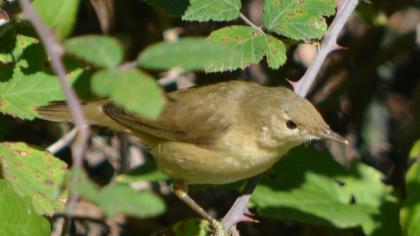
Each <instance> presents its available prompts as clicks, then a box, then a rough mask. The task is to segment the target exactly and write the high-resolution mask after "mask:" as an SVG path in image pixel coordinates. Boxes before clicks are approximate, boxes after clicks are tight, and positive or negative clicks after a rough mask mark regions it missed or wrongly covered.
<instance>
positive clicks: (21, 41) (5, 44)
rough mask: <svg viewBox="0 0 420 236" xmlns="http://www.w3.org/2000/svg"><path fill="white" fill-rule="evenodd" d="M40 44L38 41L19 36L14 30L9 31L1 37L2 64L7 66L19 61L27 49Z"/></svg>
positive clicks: (0, 52) (0, 55) (0, 60)
mask: <svg viewBox="0 0 420 236" xmlns="http://www.w3.org/2000/svg"><path fill="white" fill-rule="evenodd" d="M38 42H39V41H38V39H36V38H33V37H29V36H26V35H22V34H17V33H16V32H15V31H14V30H9V31H7V32H6V33H5V34H4V35H2V36H1V37H0V45H1V47H0V62H2V63H4V64H6V63H12V62H17V61H19V60H20V59H21V57H22V55H23V52H24V51H25V49H26V48H28V47H29V46H31V45H34V44H38Z"/></svg>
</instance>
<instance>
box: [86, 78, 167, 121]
mask: <svg viewBox="0 0 420 236" xmlns="http://www.w3.org/2000/svg"><path fill="white" fill-rule="evenodd" d="M92 89H93V91H94V92H95V93H96V94H98V95H100V96H109V97H110V98H111V99H112V101H114V102H115V103H116V104H118V105H121V106H122V107H124V108H125V109H127V110H128V111H131V112H135V113H137V114H139V115H142V116H144V117H146V118H150V119H154V118H156V117H158V116H159V114H160V112H161V110H162V109H163V106H164V105H165V97H164V93H163V90H162V88H161V87H160V86H159V84H158V83H157V82H156V80H154V79H153V78H152V77H150V76H148V75H146V74H145V73H143V72H140V71H138V70H102V71H99V72H97V73H95V74H94V75H93V78H92Z"/></svg>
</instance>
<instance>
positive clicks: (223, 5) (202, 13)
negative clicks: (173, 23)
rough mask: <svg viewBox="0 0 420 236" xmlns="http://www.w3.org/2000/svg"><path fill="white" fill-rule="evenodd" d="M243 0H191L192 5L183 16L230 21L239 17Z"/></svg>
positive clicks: (199, 19) (184, 17) (200, 20)
mask: <svg viewBox="0 0 420 236" xmlns="http://www.w3.org/2000/svg"><path fill="white" fill-rule="evenodd" d="M240 10H241V0H212V1H208V0H190V6H189V7H188V9H187V11H186V12H185V14H184V15H183V16H182V19H183V20H189V21H199V22H202V21H209V20H213V21H229V20H234V19H236V18H238V17H239V13H240Z"/></svg>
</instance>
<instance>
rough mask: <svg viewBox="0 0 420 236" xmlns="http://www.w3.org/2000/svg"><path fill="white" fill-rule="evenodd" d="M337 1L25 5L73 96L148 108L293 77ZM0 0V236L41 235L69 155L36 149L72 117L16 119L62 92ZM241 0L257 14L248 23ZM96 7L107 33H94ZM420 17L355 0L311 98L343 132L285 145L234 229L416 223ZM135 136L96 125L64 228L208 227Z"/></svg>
mask: <svg viewBox="0 0 420 236" xmlns="http://www.w3.org/2000/svg"><path fill="white" fill-rule="evenodd" d="M91 2H100V4H102V5H100V6H101V7H93V6H92V5H91ZM335 3H336V1H334V0H313V1H308V0H306V1H295V0H266V1H262V0H246V1H239V0H223V1H219V0H217V1H204V0H189V1H188V0H179V1H173V0H127V1H112V0H103V1H94V0H92V1H90V2H89V1H78V0H34V1H33V6H34V7H35V9H36V11H37V13H38V14H39V15H40V17H41V19H42V20H43V22H44V23H45V24H46V25H48V26H49V27H51V29H52V30H53V32H54V33H55V38H56V39H58V40H60V41H61V42H62V43H63V48H62V49H64V51H65V53H64V55H63V59H64V63H65V65H66V68H67V70H68V73H69V74H68V76H69V79H70V81H71V82H72V84H73V86H74V88H75V90H76V92H77V93H78V94H79V95H80V96H81V97H82V98H83V99H86V100H92V99H98V98H102V97H109V99H111V100H112V101H114V102H115V103H117V104H119V105H121V106H123V107H124V108H125V109H127V110H130V111H132V112H135V113H138V114H139V115H141V116H144V117H146V118H155V117H157V116H158V115H159V113H160V111H161V110H162V109H163V107H164V105H165V101H166V97H165V95H164V89H167V90H172V89H174V88H176V87H183V86H189V85H191V84H193V83H196V84H198V85H201V84H208V83H214V82H218V81H223V80H228V79H244V80H251V81H255V82H258V83H263V84H266V85H285V86H290V85H289V84H288V82H287V81H286V80H285V79H288V80H291V81H296V80H298V79H299V78H300V77H301V76H302V75H303V73H304V72H305V70H306V65H307V64H308V63H310V59H311V58H312V57H313V56H314V54H313V52H315V51H316V48H315V49H314V50H308V46H309V47H315V46H314V44H316V43H317V42H319V41H318V39H320V38H322V36H323V35H324V34H325V30H326V29H327V26H328V24H330V22H331V20H332V16H333V15H334V13H335V10H336V6H335ZM0 7H1V8H2V10H4V12H5V13H6V14H8V15H9V16H10V21H8V22H5V23H2V24H1V25H0V81H1V82H0V112H1V113H2V114H4V115H2V116H1V117H0V131H1V132H0V138H1V140H2V141H4V142H3V143H1V144H0V161H1V168H0V170H1V180H0V193H1V194H0V224H1V225H2V227H1V228H0V234H1V235H48V234H49V232H50V228H51V229H52V230H57V228H59V227H58V226H57V225H60V222H59V220H57V219H59V217H58V216H60V214H62V210H63V209H64V207H65V200H63V198H65V197H66V196H67V190H66V181H65V174H66V172H67V165H71V161H70V151H69V149H64V150H62V151H61V152H60V153H56V154H54V155H52V154H50V153H47V152H45V151H43V150H44V149H45V147H46V146H47V145H48V144H50V143H51V142H52V141H53V140H55V139H58V138H59V137H60V136H61V135H62V133H63V132H65V130H67V129H68V126H66V125H61V126H57V125H54V124H50V123H46V122H43V121H39V120H35V121H32V122H29V121H24V120H21V119H26V120H28V119H29V120H32V119H34V118H36V117H37V113H36V111H35V108H36V107H37V106H42V105H45V104H48V103H49V102H52V101H56V100H63V99H64V96H63V93H62V91H61V89H60V86H59V83H58V80H57V77H56V76H55V75H54V73H53V72H52V70H51V68H50V65H49V62H48V57H47V56H46V55H45V52H44V50H43V46H42V45H41V44H40V42H39V40H38V38H37V36H36V34H35V33H34V31H33V29H32V28H31V26H30V24H29V23H28V22H27V21H26V20H25V19H24V18H23V16H22V14H21V12H20V9H19V7H18V1H0ZM241 12H242V13H243V14H244V15H245V16H247V17H248V18H249V19H250V20H251V21H252V22H253V23H254V24H255V25H248V24H245V23H244V22H243V21H242V20H241V19H240V18H241V16H240V13H241ZM104 21H107V22H109V24H108V25H109V28H108V29H107V32H108V34H101V33H100V30H101V27H100V26H99V22H104ZM419 21H420V9H419V3H418V1H415V0H413V1H410V0H395V1H387V0H378V1H371V3H365V2H361V3H360V4H359V7H358V9H357V12H355V13H354V15H353V16H352V18H351V19H350V20H349V22H348V23H347V26H346V28H345V30H344V32H343V34H342V36H341V37H340V40H339V42H338V43H339V44H340V45H341V46H343V47H344V48H346V50H339V51H336V52H333V53H332V54H331V55H330V56H329V58H328V59H327V61H326V62H325V65H324V67H323V69H322V70H321V72H320V73H319V75H318V80H317V83H316V84H315V86H314V88H313V90H312V92H311V94H310V96H309V99H310V100H312V101H313V102H314V104H316V106H317V107H318V108H319V109H320V111H321V112H322V113H323V115H324V117H325V118H326V120H327V121H328V123H329V124H330V125H331V127H332V128H333V129H334V130H336V131H338V132H339V133H341V134H346V137H347V138H348V140H349V141H350V145H349V146H348V147H342V146H337V145H334V144H329V143H327V144H326V145H325V144H320V143H315V144H314V145H313V146H314V148H302V147H300V148H297V149H295V150H293V151H291V152H290V153H289V154H287V155H286V156H285V157H284V158H283V159H282V160H281V161H279V163H277V164H276V166H275V167H274V168H273V169H272V170H270V171H269V172H268V173H266V174H265V176H264V178H263V180H262V182H261V183H260V185H259V186H258V187H257V189H256V192H255V193H254V195H253V198H252V203H251V205H250V207H251V210H253V211H254V212H256V216H255V217H256V218H258V219H259V220H260V223H259V224H250V223H244V224H240V225H239V226H238V230H239V231H240V232H241V235H302V236H303V235H305V236H306V235H392V236H394V235H409V236H417V235H420V226H419V224H418V222H419V220H420V213H419V212H420V195H419V190H418V188H419V187H420V178H419V176H420V174H419V173H420V172H419V171H420V167H419V163H418V161H419V157H420V151H419V150H420V141H419V138H420V123H419V122H420V69H419V66H418V65H419V64H420V49H419V44H420V40H419V35H420V31H419ZM262 31H263V32H264V33H263V32H262ZM311 42H312V45H308V44H305V43H311ZM264 57H266V60H263V58H264ZM306 60H308V61H309V62H307V61H306ZM204 72H215V73H204ZM158 78H159V79H158ZM159 84H161V85H164V86H163V87H164V89H162V87H161V86H159ZM263 105H264V104H261V106H263ZM11 117H13V118H11ZM16 141H19V142H16ZM23 142H24V143H23ZM28 144H30V145H28ZM141 150H143V148H141V147H139V146H138V144H137V140H133V138H131V137H127V136H124V135H120V134H119V135H117V136H113V135H112V134H110V132H109V131H105V130H103V129H100V130H98V132H97V134H96V135H95V136H94V137H93V138H92V140H91V142H90V144H89V147H88V150H87V152H86V154H85V157H86V159H85V163H84V165H85V166H84V167H85V170H86V172H87V176H89V178H87V177H83V178H82V179H81V180H80V183H79V187H80V189H79V190H80V192H81V195H82V198H83V199H84V200H88V201H89V202H91V203H93V204H94V205H96V208H95V207H91V208H86V209H77V208H76V215H75V216H74V217H73V220H72V222H70V223H69V224H71V225H70V227H69V228H71V233H72V234H74V235H76V234H77V235H88V234H89V233H92V232H98V231H95V229H96V230H97V228H98V227H100V228H101V229H102V232H105V233H104V234H106V233H109V234H114V235H115V234H119V235H150V234H154V235H206V234H208V232H209V229H208V225H207V224H208V223H207V222H206V221H197V220H194V219H191V218H195V217H196V216H195V215H194V213H192V212H191V210H190V209H189V208H187V207H186V206H184V204H183V203H182V202H180V201H179V200H177V199H176V198H175V197H174V196H173V194H170V187H169V183H170V181H169V180H168V177H167V176H166V175H165V174H163V173H162V172H160V171H159V170H158V169H157V168H156V166H155V165H154V163H153V162H152V161H150V157H148V156H147V153H145V152H144V151H141ZM333 159H336V160H337V161H338V162H339V163H342V164H345V165H346V167H347V168H346V167H342V166H340V165H339V164H337V163H336V162H334V161H333ZM354 159H357V160H354ZM242 185H243V183H242V182H240V183H235V184H232V185H227V186H217V187H213V186H192V187H191V194H192V195H193V198H194V199H196V200H197V201H198V202H199V203H200V205H202V206H203V207H204V208H205V209H209V212H210V213H211V214H214V215H215V216H216V217H222V216H223V215H224V213H225V212H227V210H228V209H229V208H230V206H231V204H232V203H233V201H234V200H235V198H236V197H237V196H238V189H239V186H242ZM98 209H99V210H98ZM97 211H99V213H97ZM93 213H97V214H96V215H94V216H92V215H91V214H93ZM51 216H53V217H51ZM98 222H99V223H98ZM81 225H83V226H81ZM115 225H118V227H114V226H115ZM95 227H96V228H95ZM105 229H106V230H105Z"/></svg>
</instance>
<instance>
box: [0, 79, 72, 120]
mask: <svg viewBox="0 0 420 236" xmlns="http://www.w3.org/2000/svg"><path fill="white" fill-rule="evenodd" d="M63 99H64V95H63V92H62V90H61V87H60V84H59V82H58V79H57V78H56V77H55V76H51V75H47V74H45V73H42V72H39V73H36V74H33V75H28V76H24V77H18V78H14V79H11V80H9V81H7V82H2V83H0V112H2V113H4V114H8V115H11V116H14V117H19V118H22V119H33V118H35V117H36V115H37V113H36V111H35V108H36V107H37V106H43V105H47V104H48V102H50V101H53V100H63Z"/></svg>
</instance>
